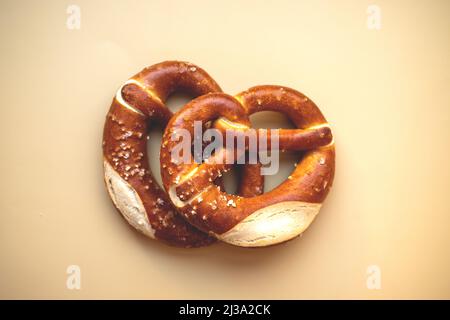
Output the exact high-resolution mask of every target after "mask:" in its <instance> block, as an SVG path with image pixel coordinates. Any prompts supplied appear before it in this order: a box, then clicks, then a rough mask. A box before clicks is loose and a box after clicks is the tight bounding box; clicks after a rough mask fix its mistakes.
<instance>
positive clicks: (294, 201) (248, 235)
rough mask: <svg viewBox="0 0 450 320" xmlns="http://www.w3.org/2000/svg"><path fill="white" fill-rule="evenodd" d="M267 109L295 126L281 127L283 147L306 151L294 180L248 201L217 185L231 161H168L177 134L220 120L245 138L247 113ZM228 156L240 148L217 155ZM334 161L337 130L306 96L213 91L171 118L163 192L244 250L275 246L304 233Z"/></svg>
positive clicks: (274, 90) (202, 225) (199, 223)
mask: <svg viewBox="0 0 450 320" xmlns="http://www.w3.org/2000/svg"><path fill="white" fill-rule="evenodd" d="M266 110H270V111H277V112H282V113H284V114H286V115H288V117H289V118H290V119H291V120H292V121H293V123H294V124H295V125H296V127H297V129H293V130H283V129H282V130H280V133H279V138H280V140H279V144H280V148H281V149H283V148H284V149H291V150H294V149H295V150H306V151H305V153H304V155H303V157H301V158H300V159H299V163H298V165H297V167H296V169H295V170H294V172H293V173H292V175H291V176H290V177H289V179H288V180H286V181H284V182H283V183H282V184H280V185H279V186H278V187H276V188H275V189H273V190H271V191H270V192H268V193H264V194H262V195H258V196H256V197H245V196H239V195H231V194H228V193H226V192H224V191H222V190H220V188H217V187H215V186H214V185H213V181H214V179H215V178H216V177H218V176H220V175H221V173H222V172H223V171H224V170H227V168H228V166H229V164H216V163H208V161H206V162H205V163H202V164H198V163H189V164H181V165H179V164H178V165H175V164H173V163H172V162H171V161H170V160H171V153H172V150H173V149H174V148H175V145H176V142H174V141H171V139H170V136H171V134H172V133H173V132H174V131H177V130H180V129H184V130H188V131H189V132H190V133H192V127H193V126H192V121H193V120H194V119H195V120H201V121H202V122H203V123H205V122H209V121H211V120H217V121H216V122H215V126H216V127H217V128H220V129H221V130H225V129H230V130H232V131H235V132H237V133H241V134H242V133H245V132H246V131H247V130H250V123H249V120H248V116H249V115H251V114H253V113H255V112H259V111H266ZM261 133H264V131H261V130H259V131H258V138H260V137H261V136H262V134H261ZM258 143H260V141H259V140H258ZM230 152H236V150H227V149H221V150H220V151H219V152H217V153H216V154H214V156H213V157H212V158H214V159H216V160H217V159H223V158H224V157H226V155H227V154H229V153H230ZM334 157H335V152H334V142H333V137H332V134H331V130H330V128H329V125H328V124H327V122H326V120H325V118H324V117H323V115H322V113H321V112H320V110H319V109H318V108H317V106H316V105H315V104H314V103H313V102H312V101H311V100H309V99H308V98H307V97H306V96H304V95H303V94H301V93H300V92H297V91H295V90H293V89H289V88H286V87H279V86H257V87H253V88H251V89H249V90H247V91H244V92H242V93H240V94H238V95H236V96H235V97H231V96H229V95H226V94H223V93H214V94H208V95H204V96H201V97H198V98H196V99H194V100H192V101H191V102H189V103H188V104H186V105H185V106H184V107H183V108H182V109H181V110H180V111H179V112H178V113H177V114H175V115H174V117H173V118H172V119H171V120H170V121H169V123H168V126H167V128H166V130H165V133H164V136H163V144H162V147H161V152H160V159H161V163H167V167H166V168H165V169H162V171H161V174H162V179H163V184H164V188H165V189H166V191H167V192H168V193H169V196H170V199H171V201H172V202H173V203H174V204H175V206H177V207H178V209H179V210H180V212H181V214H182V215H183V216H184V218H186V219H187V220H188V221H189V222H190V223H191V224H192V225H194V226H195V227H197V228H198V229H200V230H202V231H204V232H208V233H210V234H212V235H214V236H215V237H217V238H219V239H221V240H223V241H225V242H228V243H230V244H234V245H238V246H246V247H256V246H266V245H273V244H276V243H280V242H283V241H286V240H289V239H292V238H293V237H295V236H298V235H299V234H301V233H302V232H303V231H304V230H306V228H307V227H308V226H309V225H310V224H311V222H312V221H313V219H314V217H315V216H316V215H317V213H318V212H319V209H320V207H321V203H322V202H323V200H324V199H325V197H326V195H327V193H328V191H329V188H330V186H331V183H332V180H333V177H334ZM208 160H209V159H208Z"/></svg>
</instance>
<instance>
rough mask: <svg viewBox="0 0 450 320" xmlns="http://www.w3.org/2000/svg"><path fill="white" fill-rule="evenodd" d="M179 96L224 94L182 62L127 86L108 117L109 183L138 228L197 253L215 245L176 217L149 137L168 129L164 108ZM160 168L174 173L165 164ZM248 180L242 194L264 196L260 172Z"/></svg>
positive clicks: (149, 71) (147, 72) (248, 172)
mask: <svg viewBox="0 0 450 320" xmlns="http://www.w3.org/2000/svg"><path fill="white" fill-rule="evenodd" d="M175 91H184V92H187V93H189V94H191V95H192V96H194V97H197V96H201V95H204V94H207V93H211V92H221V89H220V87H219V85H218V84H217V83H216V82H215V81H214V80H213V79H212V78H211V77H210V76H209V75H208V74H207V73H206V72H205V71H204V70H203V69H201V68H200V67H198V66H196V65H194V64H191V63H187V62H178V61H166V62H162V63H159V64H156V65H153V66H151V67H148V68H145V69H144V70H142V71H141V72H139V73H138V74H136V75H135V76H133V77H132V78H131V79H129V80H128V81H126V82H125V84H123V85H122V86H121V87H120V89H119V90H118V91H117V94H116V96H115V97H114V99H113V101H112V104H111V107H110V110H109V112H108V114H107V116H106V121H105V126H104V131H103V156H104V161H103V162H104V177H105V183H106V187H107V189H108V192H109V195H110V197H111V199H112V200H113V202H114V205H115V207H116V208H117V209H118V210H119V212H120V213H121V214H122V215H123V216H124V217H125V219H126V220H127V221H128V222H129V224H130V225H132V226H133V227H134V228H136V229H137V230H139V231H140V232H142V233H143V234H144V235H146V236H148V237H150V238H156V239H159V240H163V241H165V242H167V243H169V244H172V245H176V246H182V247H198V246H203V245H208V244H210V243H212V242H213V241H214V240H215V239H214V238H213V237H211V236H208V235H207V234H205V233H203V232H202V231H200V230H198V229H197V228H195V227H194V226H192V225H191V224H189V223H188V222H187V221H186V220H184V219H183V218H182V217H181V216H180V215H179V214H178V213H177V209H176V208H175V207H174V206H173V205H172V203H171V202H170V200H169V198H168V197H167V195H166V193H165V192H164V190H162V189H161V188H160V187H159V186H158V184H157V183H156V182H155V180H154V177H153V175H152V172H151V170H150V168H149V166H148V158H147V151H146V150H147V147H146V146H147V139H148V136H147V134H148V131H149V130H150V128H151V126H152V125H153V124H154V123H159V124H160V125H162V126H163V127H164V126H165V125H166V124H167V122H168V121H169V119H170V118H171V117H172V112H171V111H170V110H169V109H168V108H167V107H166V105H165V102H166V100H167V98H168V96H169V95H170V94H172V93H173V92H175ZM161 168H162V169H167V170H169V171H170V170H172V169H170V167H168V166H167V164H164V163H163V164H162V165H161ZM244 175H245V176H244V179H243V180H242V181H243V182H242V184H241V194H242V195H246V196H251V195H256V194H258V192H259V193H260V192H261V190H262V184H263V180H262V177H261V176H260V175H259V166H258V165H248V166H247V167H246V169H245V170H244ZM246 178H248V179H246Z"/></svg>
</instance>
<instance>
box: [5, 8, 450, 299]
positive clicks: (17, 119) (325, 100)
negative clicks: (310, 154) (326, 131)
mask: <svg viewBox="0 0 450 320" xmlns="http://www.w3.org/2000/svg"><path fill="white" fill-rule="evenodd" d="M262 3H264V4H262ZM370 3H371V2H369V1H364V0H362V1H264V2H263V1H185V2H182V1H106V0H105V1H81V0H74V1H73V2H72V1H71V2H67V1H16V0H14V1H1V4H0V24H1V28H0V32H1V51H0V52H1V59H0V70H1V75H0V81H1V93H2V104H1V106H0V143H1V150H2V151H1V162H0V163H1V166H0V170H1V171H0V173H1V180H0V193H1V198H0V237H1V238H0V297H1V298H64V299H65V298H76V299H77V298H148V299H154V298H224V299H228V298H289V299H290V298H296V299H302V298H312V299H315V298H369V299H372V298H374V299H378V298H447V299H448V298H450V249H449V245H450V233H449V225H450V204H449V190H450V170H449V167H448V166H449V163H450V159H449V155H450V153H449V144H448V143H449V136H450V129H449V128H450V109H449V108H450V87H449V84H450V63H449V61H450V60H449V56H450V43H449V38H450V37H449V36H450V19H449V13H450V2H449V1H445V0H443V1H437V0H436V1H425V0H423V1H381V0H378V1H376V2H375V3H376V4H377V5H379V7H380V8H381V12H382V28H381V30H379V31H377V30H369V29H368V28H367V26H366V20H367V13H366V10H367V7H368V5H369V4H370ZM69 4H77V5H79V6H80V8H81V29H80V30H69V29H67V28H66V19H67V17H68V15H67V13H66V8H67V6H68V5H69ZM167 59H181V60H188V61H191V62H194V63H197V64H199V65H200V66H202V67H203V68H205V69H206V70H207V71H208V72H209V73H210V74H211V75H212V76H213V77H214V78H215V79H216V80H217V81H218V82H219V83H220V85H221V86H222V88H223V89H224V90H225V91H226V92H229V93H237V92H239V91H241V90H244V89H246V88H248V87H250V86H253V85H257V84H282V85H286V86H290V87H293V88H296V89H298V90H300V91H302V92H304V93H305V94H307V95H308V96H310V97H311V98H312V99H313V100H314V101H315V102H316V103H317V104H318V105H319V107H320V108H321V110H322V111H323V112H324V114H325V115H326V117H327V118H328V120H329V121H330V123H331V124H332V127H333V129H334V134H335V137H336V143H337V173H336V179H335V183H334V187H333V189H332V190H331V193H330V195H329V197H328V198H327V200H326V203H325V205H324V207H323V210H322V211H321V214H320V215H319V217H318V218H317V220H316V221H315V222H314V223H313V225H312V226H311V227H310V228H309V229H308V231H307V232H306V233H305V234H304V235H303V237H302V238H299V239H296V240H295V241H292V242H289V243H287V244H284V245H281V246H277V247H272V248H266V249H259V250H247V249H241V248H235V247H231V246H227V245H224V244H217V245H214V246H212V247H208V248H202V249H194V250H183V249H177V248H171V247H168V246H165V245H162V244H160V243H157V242H155V241H151V240H147V239H146V238H144V237H142V236H140V235H139V234H137V233H136V232H133V231H132V230H131V229H130V228H129V226H128V225H127V224H126V223H125V221H124V220H123V219H122V218H121V217H120V216H119V215H118V214H117V213H116V211H115V210H114V209H113V206H112V204H111V201H110V199H109V198H108V196H107V193H106V191H105V188H104V185H103V180H102V156H101V133H102V127H103V122H104V117H105V115H106V112H107V110H108V108H109V104H110V102H111V99H112V97H113V95H114V93H115V91H116V89H117V88H118V87H119V86H120V84H121V83H122V82H124V81H125V80H126V79H127V78H128V77H129V76H131V75H133V74H134V73H136V72H137V71H139V70H140V69H142V68H143V67H145V66H147V65H151V64H154V63H157V62H159V61H162V60H167ZM185 100H186V99H185V98H182V97H181V98H180V97H178V98H177V99H172V101H171V105H172V107H174V108H175V105H177V104H178V105H179V104H180V103H181V102H183V101H185ZM256 118H258V121H257V122H258V125H260V126H265V125H275V126H276V125H277V124H273V122H272V123H268V122H269V121H268V120H271V118H272V117H270V116H268V115H267V114H266V115H260V116H258V117H256ZM278 120H280V119H278ZM278 122H279V121H278ZM157 136H158V134H157V133H155V134H153V135H152V137H156V138H157ZM157 143H158V141H156V142H155V144H154V145H153V147H152V146H150V150H154V151H155V150H157V148H158V146H157ZM152 154H153V156H152V159H153V160H152V161H155V159H157V156H156V155H155V152H153V153H152ZM293 161H294V160H293V158H292V157H286V158H285V159H284V162H283V163H284V164H283V168H282V170H281V173H280V174H279V175H278V176H277V177H272V178H270V179H269V182H268V183H269V187H273V186H274V185H276V183H278V182H279V181H280V180H282V179H284V177H286V176H287V175H288V174H289V171H290V170H291V169H292V168H293V167H291V166H292V162H293ZM152 167H153V168H154V169H155V168H156V169H155V170H157V165H156V164H155V163H154V162H152ZM72 264H75V265H79V266H80V268H81V286H82V288H81V290H78V291H77V290H68V289H67V288H66V278H67V274H66V268H67V266H69V265H72ZM370 265H378V266H379V267H380V268H381V284H382V288H381V290H368V289H367V287H366V279H367V274H366V269H367V267H368V266H370Z"/></svg>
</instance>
